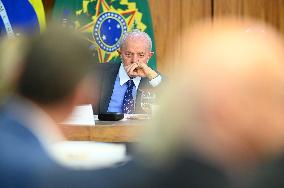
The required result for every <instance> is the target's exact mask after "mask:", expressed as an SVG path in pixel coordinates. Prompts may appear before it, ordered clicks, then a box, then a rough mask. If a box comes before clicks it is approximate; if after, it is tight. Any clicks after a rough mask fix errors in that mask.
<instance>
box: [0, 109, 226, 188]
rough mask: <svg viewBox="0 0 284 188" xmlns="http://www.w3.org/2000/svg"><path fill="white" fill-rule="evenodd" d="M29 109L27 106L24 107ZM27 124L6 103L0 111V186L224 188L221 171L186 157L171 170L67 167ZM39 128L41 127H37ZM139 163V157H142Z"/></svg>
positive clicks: (128, 166) (135, 164)
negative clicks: (51, 152)
mask: <svg viewBox="0 0 284 188" xmlns="http://www.w3.org/2000/svg"><path fill="white" fill-rule="evenodd" d="M26 110H29V108H26ZM28 123H29V122H27V121H24V120H23V119H22V118H21V116H20V115H19V116H18V115H17V113H16V115H15V112H13V113H11V110H9V104H7V105H6V106H5V107H2V109H1V111H0V151H1V153H0V183H1V187H5V188H6V187H13V188H17V187H21V188H25V187H27V188H47V187H49V188H50V187H52V188H65V187H68V188H73V187H74V188H80V187H96V188H115V187H116V188H125V187H131V188H167V187H169V188H172V187H194V188H207V187H210V188H220V187H226V188H227V187H228V182H227V179H226V177H225V176H224V175H223V174H222V172H221V171H219V170H218V169H215V168H214V167H212V166H210V165H208V164H207V163H203V162H200V161H199V160H196V159H195V158H190V157H188V156H187V155H185V157H184V155H180V157H179V158H177V160H176V161H177V162H176V163H175V164H174V165H172V166H171V167H170V168H156V167H152V166H151V165H145V164H147V160H144V161H146V162H144V163H141V162H139V161H140V160H132V161H130V162H128V163H126V164H124V165H122V166H120V167H113V168H106V169H98V170H72V169H68V168H64V167H62V166H60V165H59V164H58V163H56V162H55V161H54V160H53V159H52V158H50V156H49V155H48V154H47V152H46V151H45V149H44V148H43V146H42V145H41V143H40V141H39V140H38V138H37V137H36V136H35V135H34V133H33V132H31V131H30V130H29V129H28V128H27V127H28V126H27V124H28ZM38 126H40V125H38ZM142 161H143V160H142Z"/></svg>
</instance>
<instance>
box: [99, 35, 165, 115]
mask: <svg viewBox="0 0 284 188" xmlns="http://www.w3.org/2000/svg"><path fill="white" fill-rule="evenodd" d="M118 53H119V55H120V58H121V63H117V64H116V63H114V64H112V63H100V64H97V65H96V70H95V71H96V73H95V77H96V80H97V84H98V86H97V89H98V95H97V96H98V98H97V99H96V101H97V102H95V104H94V113H95V114H98V113H106V112H120V113H126V114H133V113H145V112H144V111H143V110H142V109H141V107H140V100H141V91H143V90H152V91H154V90H157V88H160V85H161V82H162V76H161V75H160V74H159V73H158V72H157V71H155V70H153V69H152V68H151V67H149V66H148V61H149V60H150V58H151V57H152V56H153V54H154V52H153V51H152V40H151V38H150V36H149V35H148V34H147V33H145V32H143V31H140V30H138V29H134V30H132V31H129V32H126V33H125V34H124V35H123V37H122V39H121V42H120V49H119V50H118Z"/></svg>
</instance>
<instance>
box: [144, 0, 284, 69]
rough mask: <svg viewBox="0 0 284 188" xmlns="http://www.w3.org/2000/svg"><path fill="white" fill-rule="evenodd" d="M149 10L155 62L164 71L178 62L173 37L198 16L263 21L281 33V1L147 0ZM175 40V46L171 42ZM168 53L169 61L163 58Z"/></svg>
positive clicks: (283, 26)
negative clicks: (154, 42)
mask: <svg viewBox="0 0 284 188" xmlns="http://www.w3.org/2000/svg"><path fill="white" fill-rule="evenodd" d="M149 6H150V9H151V13H152V19H153V25H154V33H155V41H156V49H157V65H158V69H159V70H160V71H161V72H164V73H167V72H168V71H169V69H170V67H171V66H177V65H178V61H177V60H178V57H179V55H180V53H181V48H182V46H183V44H182V41H178V39H177V36H178V35H179V34H180V33H181V31H182V30H183V29H184V28H186V27H189V26H190V25H191V24H192V23H194V22H195V21H197V20H199V19H201V18H207V17H209V18H213V17H216V16H227V15H233V16H238V17H244V16H250V17H253V18H257V19H260V20H263V21H266V22H268V23H270V24H272V25H273V26H275V27H276V28H277V29H279V30H280V31H281V32H282V33H284V0H149ZM174 43H177V46H178V47H177V48H173V44H174ZM169 53H170V54H172V56H173V57H174V58H173V61H171V62H168V61H167V60H166V57H167V54H169Z"/></svg>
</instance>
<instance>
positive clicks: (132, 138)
mask: <svg viewBox="0 0 284 188" xmlns="http://www.w3.org/2000/svg"><path fill="white" fill-rule="evenodd" d="M145 123H146V121H145V120H144V121H141V120H126V121H96V124H95V125H66V124H61V125H60V127H61V130H62V132H63V134H64V135H65V137H66V138H67V139H68V140H76V141H79V140H80V141H98V142H136V141H137V140H138V137H139V135H140V134H141V132H142V130H143V127H144V124H145Z"/></svg>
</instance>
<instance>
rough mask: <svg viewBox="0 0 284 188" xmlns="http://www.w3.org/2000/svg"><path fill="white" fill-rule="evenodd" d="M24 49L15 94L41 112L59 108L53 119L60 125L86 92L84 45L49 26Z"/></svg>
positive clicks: (87, 65)
mask: <svg viewBox="0 0 284 188" xmlns="http://www.w3.org/2000/svg"><path fill="white" fill-rule="evenodd" d="M27 48H28V50H27V53H26V55H25V57H24V58H23V63H22V67H21V72H20V74H19V78H18V81H17V84H16V93H17V94H19V95H20V96H22V97H25V98H27V99H29V100H31V101H33V102H34V103H35V104H37V105H39V106H40V107H42V108H46V109H50V110H51V109H56V108H58V115H57V116H56V117H53V118H54V119H55V120H56V121H61V120H62V119H64V118H65V116H66V115H67V114H68V113H69V112H70V111H71V110H72V108H73V106H74V105H76V104H78V103H80V102H83V101H81V100H82V99H83V98H84V97H85V96H84V95H85V93H84V92H87V91H86V87H84V86H85V78H86V76H87V73H88V71H89V70H90V62H91V60H90V57H91V56H90V54H89V51H88V46H87V42H86V41H85V40H84V39H83V38H81V37H80V36H79V34H77V33H75V32H72V31H70V30H67V29H63V28H60V27H57V26H50V27H49V28H48V29H47V30H46V31H45V32H43V33H42V34H40V35H38V36H36V37H34V38H32V39H30V40H29V43H28V45H27ZM60 108H62V110H61V112H62V114H61V115H62V116H60ZM50 115H51V114H50Z"/></svg>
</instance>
